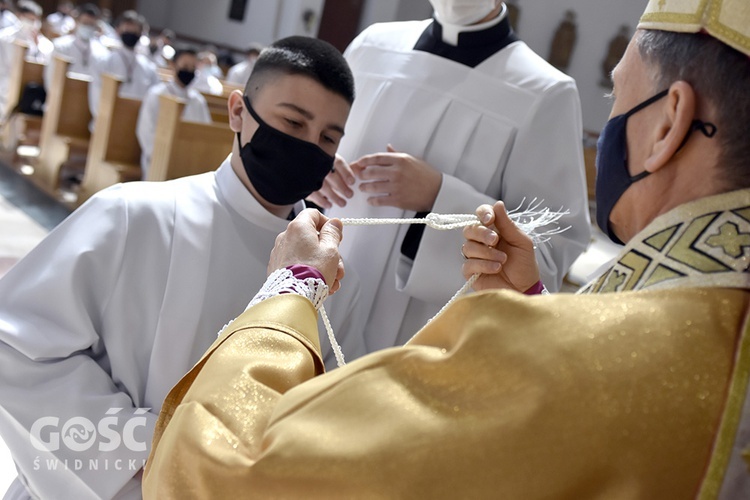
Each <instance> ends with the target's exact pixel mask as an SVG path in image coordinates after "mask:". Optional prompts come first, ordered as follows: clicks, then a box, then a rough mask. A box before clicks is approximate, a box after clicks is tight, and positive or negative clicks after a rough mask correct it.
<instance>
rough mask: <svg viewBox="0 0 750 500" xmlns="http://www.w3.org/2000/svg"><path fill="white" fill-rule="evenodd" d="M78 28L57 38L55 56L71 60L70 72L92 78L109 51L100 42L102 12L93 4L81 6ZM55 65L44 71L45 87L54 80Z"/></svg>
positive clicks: (77, 22) (77, 17)
mask: <svg viewBox="0 0 750 500" xmlns="http://www.w3.org/2000/svg"><path fill="white" fill-rule="evenodd" d="M75 15H76V20H75V23H76V27H75V30H74V32H73V33H71V34H69V35H64V36H61V37H59V38H56V39H55V40H54V42H53V45H54V50H53V52H52V57H54V56H55V55H60V56H63V57H65V58H67V59H70V60H71V64H70V67H69V68H68V69H69V71H71V72H73V73H79V74H83V75H88V76H92V75H93V74H94V69H95V68H96V66H97V65H98V64H99V61H102V60H103V59H105V58H106V57H107V55H108V51H107V49H106V47H104V45H102V44H101V42H100V41H99V20H100V17H101V11H100V10H99V7H97V6H96V5H95V4H93V3H87V4H83V5H81V6H79V7H78V8H77V9H76V10H75ZM53 70H54V64H48V65H47V67H46V68H45V69H44V86H45V88H47V87H48V85H49V82H50V80H51V79H52V72H53Z"/></svg>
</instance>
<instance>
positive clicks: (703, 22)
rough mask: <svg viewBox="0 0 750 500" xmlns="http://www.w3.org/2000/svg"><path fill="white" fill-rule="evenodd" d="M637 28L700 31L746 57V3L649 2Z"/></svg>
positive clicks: (749, 38)
mask: <svg viewBox="0 0 750 500" xmlns="http://www.w3.org/2000/svg"><path fill="white" fill-rule="evenodd" d="M638 28H641V29H650V30H663V31H676V32H679V33H699V32H701V31H703V32H706V33H708V34H710V35H711V36H713V37H714V38H716V39H718V40H721V41H722V42H724V43H725V44H727V45H729V46H730V47H733V48H735V49H737V50H739V51H740V52H742V53H744V54H746V55H748V56H750V0H649V2H648V5H647V6H646V12H644V13H643V17H641V21H640V23H639V24H638Z"/></svg>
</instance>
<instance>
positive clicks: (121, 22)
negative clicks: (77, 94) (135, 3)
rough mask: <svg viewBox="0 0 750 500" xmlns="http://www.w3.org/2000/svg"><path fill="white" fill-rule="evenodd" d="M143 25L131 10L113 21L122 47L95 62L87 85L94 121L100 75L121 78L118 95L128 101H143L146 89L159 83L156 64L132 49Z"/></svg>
mask: <svg viewBox="0 0 750 500" xmlns="http://www.w3.org/2000/svg"><path fill="white" fill-rule="evenodd" d="M144 24H145V20H144V19H143V16H141V15H140V14H138V13H137V12H136V11H134V10H128V11H125V12H124V13H123V14H122V15H121V16H120V17H119V18H118V19H117V21H116V22H115V28H116V29H117V33H118V34H119V36H120V39H121V41H122V47H119V48H116V49H114V50H113V51H112V52H111V53H110V54H109V55H108V57H106V58H104V59H103V60H102V61H101V62H100V63H99V65H98V67H97V68H96V72H95V73H94V75H93V81H92V82H91V85H89V107H90V108H91V115H92V116H93V117H94V119H96V115H97V113H98V110H99V95H100V94H101V88H102V80H101V75H102V74H103V73H108V74H111V75H115V76H117V77H118V78H121V79H122V80H123V83H122V85H120V96H121V97H129V98H132V99H143V97H144V96H145V95H146V92H147V91H148V89H150V88H151V87H152V86H153V85H156V84H157V83H159V75H158V74H157V72H156V65H155V64H154V63H153V62H151V61H150V60H149V59H148V57H146V56H145V55H143V54H139V53H137V52H136V50H135V47H136V45H137V44H138V43H139V42H140V39H141V36H142V35H143V26H144Z"/></svg>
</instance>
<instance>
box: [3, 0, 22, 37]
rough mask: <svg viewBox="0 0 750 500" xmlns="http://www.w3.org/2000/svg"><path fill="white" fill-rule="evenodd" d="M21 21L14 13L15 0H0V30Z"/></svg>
mask: <svg viewBox="0 0 750 500" xmlns="http://www.w3.org/2000/svg"><path fill="white" fill-rule="evenodd" d="M19 22H20V21H19V20H18V17H17V16H16V15H15V14H14V13H13V0H0V30H2V29H4V28H8V27H10V26H15V25H17V24H18V23H19Z"/></svg>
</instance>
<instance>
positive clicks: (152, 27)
mask: <svg viewBox="0 0 750 500" xmlns="http://www.w3.org/2000/svg"><path fill="white" fill-rule="evenodd" d="M22 1H23V0H18V1H17V2H16V3H17V4H22ZM37 3H38V5H39V6H41V7H42V9H43V16H42V24H41V32H42V33H43V34H45V35H46V37H47V38H48V39H49V40H51V41H53V42H54V40H55V39H56V38H58V37H61V36H64V35H66V34H69V33H72V32H73V31H74V29H75V23H73V24H72V26H73V27H70V26H68V27H67V28H63V29H62V30H63V31H60V30H58V29H57V27H56V26H53V25H52V23H51V21H48V19H50V18H49V16H50V15H52V14H60V11H59V10H58V8H59V5H62V4H64V3H66V2H58V1H57V0H37ZM68 3H69V2H68ZM84 3H85V2H83V1H81V0H78V1H75V2H72V4H73V5H72V7H73V8H75V7H78V6H80V5H82V4H84ZM93 3H95V4H97V5H98V7H99V8H100V9H101V11H102V13H103V14H104V15H103V16H102V19H101V21H100V22H102V23H105V24H106V23H112V22H113V20H115V19H117V18H118V16H120V15H121V14H122V13H123V12H126V11H128V10H136V11H137V12H138V13H139V14H140V15H142V16H143V18H144V19H145V21H146V24H145V26H144V28H145V29H144V32H143V35H142V37H141V39H140V40H139V41H138V42H137V43H138V44H140V45H141V47H142V49H143V53H144V54H146V55H149V53H150V55H151V56H155V57H156V56H161V57H162V58H163V59H168V58H169V54H170V52H169V51H170V50H171V54H174V49H173V48H172V47H171V46H175V47H177V46H179V45H181V44H189V45H191V46H193V47H197V48H198V50H199V51H201V52H204V51H205V52H211V53H212V57H213V61H214V63H215V64H214V67H216V68H217V70H218V73H217V74H218V75H219V76H220V78H218V80H219V81H220V83H221V85H219V87H218V91H217V92H215V93H212V92H210V91H209V90H205V91H203V90H202V91H201V93H202V94H203V96H204V97H205V101H206V102H207V105H208V110H209V111H210V115H211V117H210V118H211V121H212V123H211V124H210V125H208V124H200V125H197V124H192V125H190V124H186V123H185V122H181V120H180V113H181V112H182V110H183V106H184V103H180V102H178V101H177V100H175V101H174V102H172V103H171V104H170V106H169V107H167V106H163V108H162V109H161V110H160V114H159V118H158V120H159V121H158V126H157V130H156V132H155V133H156V142H155V144H154V145H153V148H154V149H153V155H152V163H151V167H150V168H149V170H148V174H146V173H145V172H143V171H142V169H141V161H142V156H141V148H140V147H139V144H138V141H137V137H136V133H135V127H136V122H137V121H138V105H139V104H140V102H133V99H121V98H120V96H118V94H117V88H118V87H117V86H118V85H120V84H121V82H117V81H115V80H112V81H110V80H109V79H107V78H103V79H102V80H103V82H102V86H101V99H102V100H101V103H102V104H100V108H99V111H98V116H97V117H96V123H95V124H93V121H92V120H93V118H92V115H91V113H89V109H88V107H86V106H85V105H81V102H84V101H86V100H87V99H89V97H88V96H90V95H91V94H90V93H89V91H88V90H87V88H88V87H87V86H88V85H89V84H90V83H91V79H90V78H86V77H83V76H76V74H73V73H69V72H68V71H67V70H66V68H67V66H65V64H69V63H67V62H65V61H64V60H62V59H54V58H53V59H49V60H47V61H44V62H38V61H31V60H29V59H28V57H24V55H23V50H24V49H23V48H22V47H23V46H18V45H12V44H11V47H10V48H9V49H8V50H7V52H8V53H9V54H11V55H12V56H13V57H12V58H10V59H0V63H3V64H6V67H3V68H0V73H6V74H7V75H9V76H8V79H9V82H8V86H7V91H6V94H7V95H6V99H5V103H4V108H3V109H2V110H0V117H1V119H2V121H0V127H1V128H0V140H1V141H2V143H1V145H0V277H1V276H2V275H3V274H5V273H6V272H7V271H8V270H9V269H11V268H12V267H13V266H14V265H15V264H16V263H17V262H18V261H19V260H21V259H22V258H23V257H24V256H25V255H26V254H27V253H28V252H29V251H31V249H33V248H34V247H35V246H36V245H37V243H39V242H40V241H41V240H42V239H44V238H45V236H46V235H47V234H48V233H49V232H50V231H52V230H53V229H54V228H55V227H56V226H57V225H58V224H59V223H60V222H62V221H63V220H65V219H66V217H68V216H69V215H70V214H71V213H72V212H73V211H74V210H76V208H78V207H79V206H81V205H82V204H83V203H84V202H85V201H86V200H87V199H89V198H90V197H91V196H93V195H94V194H95V193H97V192H98V191H100V190H102V189H105V188H107V187H109V186H111V185H113V184H116V183H119V182H130V181H134V180H140V179H141V177H142V176H143V178H144V179H145V180H148V181H151V182H161V181H165V180H168V179H174V178H178V177H183V176H187V175H192V174H195V173H199V172H198V171H196V170H191V166H190V164H191V162H192V163H200V164H218V163H217V162H220V161H221V160H222V159H223V158H224V157H225V156H226V151H227V150H228V148H230V147H231V144H232V142H231V141H232V140H233V139H234V134H232V133H231V131H230V129H229V125H228V116H227V109H226V103H227V96H228V95H229V93H231V92H232V91H233V90H236V89H239V88H241V87H242V85H243V84H240V83H239V82H235V83H231V82H229V81H228V80H224V79H223V78H224V77H226V76H227V75H228V73H227V72H228V71H229V70H230V69H231V68H232V66H234V65H236V64H238V63H240V62H242V61H243V60H244V59H245V57H246V53H247V49H248V47H254V46H260V47H262V46H267V45H269V44H271V43H272V42H274V41H275V40H277V39H280V38H283V37H287V36H292V35H303V36H312V37H319V38H320V39H322V40H325V41H328V42H330V43H331V44H333V45H334V46H335V47H336V48H337V49H339V50H340V51H344V50H345V49H346V47H347V46H348V45H349V43H350V42H351V41H352V40H353V39H354V38H355V37H356V36H357V35H358V34H359V33H360V32H362V31H363V30H364V29H365V28H367V27H369V26H371V25H373V24H375V23H388V22H393V21H411V20H421V19H428V18H430V17H431V16H432V14H433V7H432V5H431V4H430V2H429V1H428V0H358V1H351V0H271V1H266V0H263V1H258V0H212V1H210V2H206V1H203V0H160V1H153V0H99V1H95V2H93ZM505 4H506V8H507V9H508V15H509V16H510V22H511V24H512V27H513V30H514V31H515V33H516V35H517V36H518V38H520V39H521V40H522V41H524V42H525V43H526V44H527V45H528V46H529V47H530V48H531V50H533V51H534V52H536V53H537V54H538V55H539V56H541V57H542V58H543V59H545V60H546V61H548V62H549V63H550V64H551V65H552V66H554V67H555V68H556V69H557V70H558V71H560V72H562V73H563V74H565V75H568V76H570V77H572V78H573V79H574V80H575V83H576V86H577V90H578V94H579V96H580V105H581V111H582V115H581V120H580V123H581V125H582V130H580V131H579V132H580V136H581V143H580V154H581V158H582V160H583V162H582V164H583V166H584V167H585V178H586V182H587V193H588V197H589V200H588V203H589V208H590V210H591V215H590V218H591V220H592V222H593V221H594V220H595V219H594V212H593V210H594V209H595V206H594V178H595V174H596V169H595V163H594V162H595V157H596V143H597V138H598V136H599V133H600V132H601V130H602V128H603V127H604V125H605V123H606V122H607V119H608V115H609V112H610V107H611V101H610V98H609V97H608V96H607V95H608V94H609V93H610V92H611V81H610V73H611V72H612V69H613V68H614V66H615V64H616V63H617V62H618V61H619V60H620V57H621V56H622V54H623V53H624V51H625V47H626V46H627V42H628V40H629V39H630V37H631V36H632V34H633V32H634V31H635V25H636V24H637V21H638V18H639V16H640V14H641V12H642V11H643V8H644V6H645V4H646V1H645V0H643V1H639V2H622V1H615V0H607V1H602V0H558V1H555V2H549V1H546V0H507V1H506V2H505ZM105 16H106V17H105ZM109 27H110V28H111V24H110V25H109ZM65 30H67V31H65ZM165 33H168V35H165ZM0 35H2V32H0ZM165 36H166V38H164V37H165ZM107 43H110V44H112V45H111V46H112V47H114V46H116V45H117V44H118V43H119V41H118V40H115V39H114V37H113V38H111V39H110V40H109V41H108V42H106V43H105V44H104V45H105V46H106V45H107ZM170 45H171V46H170ZM108 48H109V47H108ZM216 63H218V65H217V64H216ZM46 66H50V70H49V72H48V73H47V68H46ZM43 75H44V76H43ZM174 75H175V73H174V71H173V70H172V69H171V68H170V66H169V65H168V64H163V65H162V66H160V67H158V78H159V79H160V80H161V81H162V82H164V81H167V80H169V79H170V78H172V77H173V76H174ZM48 77H49V78H51V79H52V80H51V81H50V82H48V83H46V84H45V86H46V87H47V91H46V103H45V104H44V106H43V107H41V108H38V109H32V108H34V106H33V105H32V107H31V108H28V107H23V106H22V104H23V103H24V102H26V100H25V97H28V98H31V97H30V96H29V95H28V94H26V93H29V92H30V89H32V88H34V89H40V88H42V81H41V80H42V79H45V81H46V79H47V78H48ZM0 88H2V87H0ZM107 100H109V101H107ZM121 101H122V102H121ZM126 101H127V102H126ZM163 102H164V101H163ZM134 106H135V107H134ZM170 113H171V114H170ZM92 124H93V128H92ZM165 124H169V125H168V126H166V127H165V126H164V125H165ZM191 127H192V128H191ZM620 248H621V247H620V246H619V245H616V244H614V243H611V242H609V241H608V240H607V238H606V237H605V236H604V235H603V234H602V233H601V232H600V231H598V230H597V229H596V228H594V229H592V238H591V241H590V244H589V246H588V248H587V250H586V251H585V252H584V253H583V254H582V256H581V257H579V258H578V259H577V260H576V261H575V263H574V264H573V266H572V267H571V269H570V270H569V272H568V273H567V275H566V278H565V280H564V282H563V285H562V290H563V291H574V290H576V289H577V288H578V287H579V286H582V285H584V284H585V283H586V282H587V279H588V278H589V277H591V276H592V275H593V274H594V273H595V271H596V270H597V269H599V268H600V267H601V266H602V265H604V264H606V263H607V262H608V261H609V260H610V259H612V258H613V257H614V256H615V255H616V254H617V252H618V251H619V250H620ZM456 251H457V250H456ZM15 476H16V469H15V466H14V464H13V461H12V459H11V457H10V453H9V451H8V450H7V448H6V447H5V446H4V443H3V441H2V439H0V493H3V492H4V491H5V490H6V489H7V488H8V487H9V485H10V483H11V482H12V481H13V479H14V478H15Z"/></svg>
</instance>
